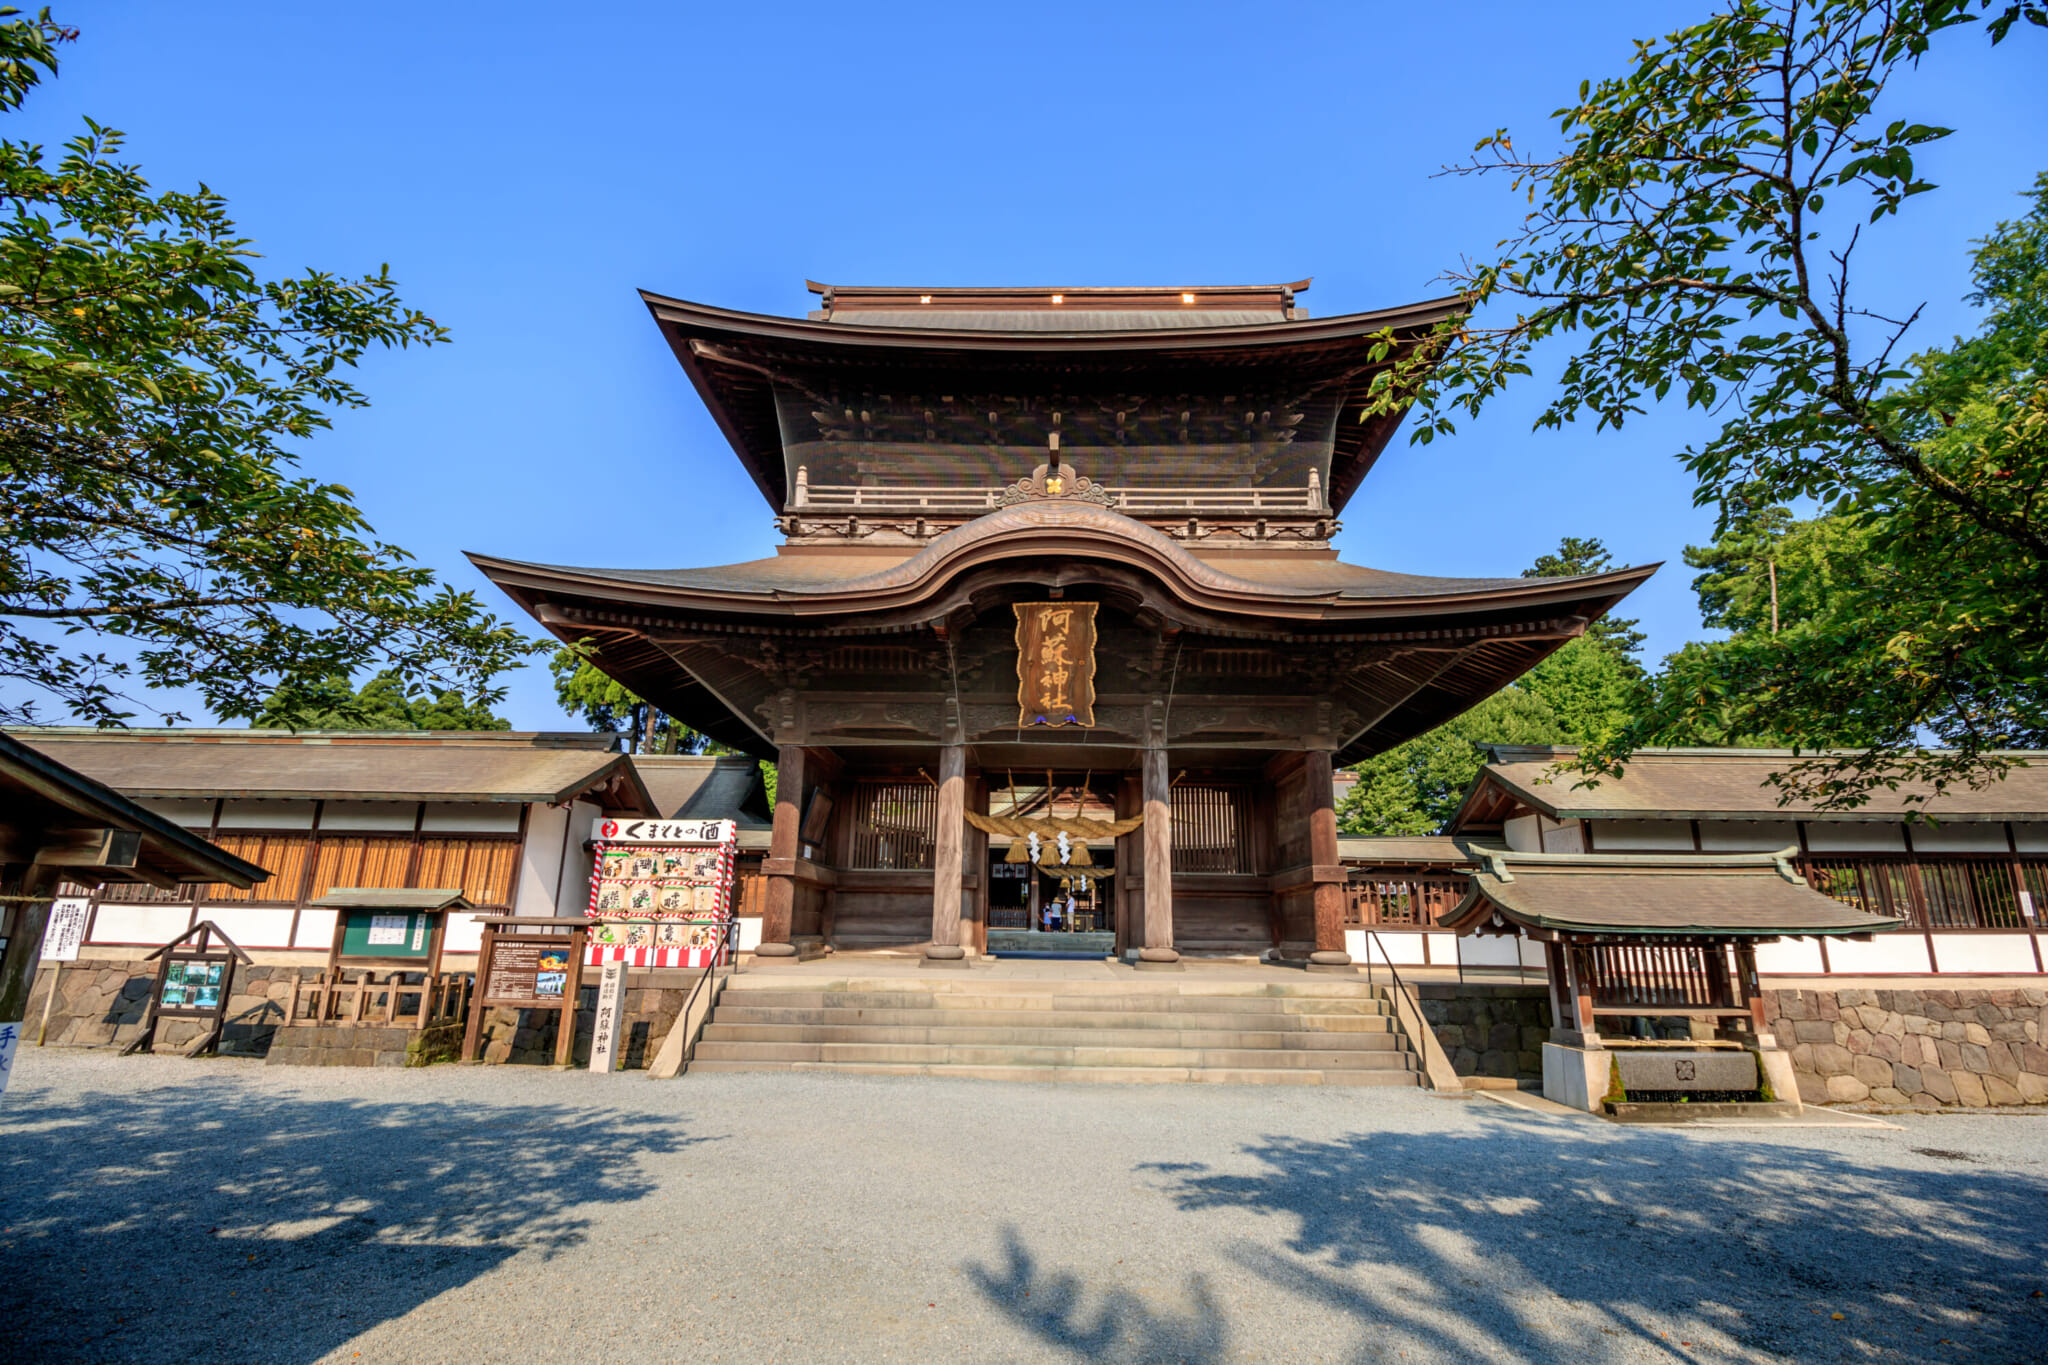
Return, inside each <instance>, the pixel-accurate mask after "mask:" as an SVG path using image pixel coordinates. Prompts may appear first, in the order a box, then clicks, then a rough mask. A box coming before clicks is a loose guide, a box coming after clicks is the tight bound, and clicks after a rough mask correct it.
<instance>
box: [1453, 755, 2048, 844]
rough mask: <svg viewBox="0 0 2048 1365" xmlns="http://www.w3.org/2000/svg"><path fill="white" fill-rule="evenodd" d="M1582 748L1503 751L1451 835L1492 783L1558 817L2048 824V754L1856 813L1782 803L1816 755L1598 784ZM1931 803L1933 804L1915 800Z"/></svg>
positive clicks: (1640, 768)
mask: <svg viewBox="0 0 2048 1365" xmlns="http://www.w3.org/2000/svg"><path fill="white" fill-rule="evenodd" d="M1577 752H1578V751H1577V750H1576V749H1573V748H1569V747H1563V746H1559V747H1555V748H1552V747H1533V746H1532V747H1519V746H1508V745H1496V746H1494V748H1493V761H1492V762H1491V763H1489V764H1487V766H1486V767H1485V768H1484V769H1483V770H1482V771H1481V773H1480V776H1479V779H1478V781H1477V782H1476V783H1475V784H1474V787H1473V790H1472V791H1471V792H1469V793H1467V795H1466V799H1465V803H1464V805H1463V806H1462V807H1461V808H1460V811H1459V814H1458V817H1457V818H1456V819H1454V820H1453V822H1452V828H1453V829H1457V828H1460V827H1462V825H1463V824H1465V823H1466V822H1467V821H1468V819H1469V818H1470V816H1471V815H1472V814H1473V813H1474V810H1475V807H1476V804H1477V802H1478V800H1479V799H1480V798H1482V797H1483V796H1484V795H1485V794H1486V793H1487V789H1488V788H1489V786H1491V787H1492V788H1493V789H1494V790H1495V791H1497V792H1505V793H1508V794H1510V795H1511V796H1513V797H1514V798H1515V799H1517V800H1519V801H1520V802H1522V803H1523V804H1525V805H1528V806H1530V807H1531V808H1533V809H1535V810H1538V811H1541V812H1543V813H1544V814H1546V815H1549V816H1551V817H1552V818H1553V819H1559V820H1567V819H1591V820H1599V819H1610V820H1654V819H1673V820H1687V819H1693V820H1697V819H1712V820H1790V819H1795V818H1796V819H1804V820H1816V819H1818V820H1888V821H1896V820H1898V819H1900V818H1901V817H1903V816H1905V815H1907V814H1910V813H1912V812H1915V811H1925V812H1926V813H1927V814H1929V815H1932V816H1934V817H1935V818H1936V819H1938V820H2019V821H2030V820H2048V754H2043V753H2038V752H2032V753H2022V754H2015V755H2012V756H2013V757H2016V758H2018V759H2019V760H2020V763H2021V766H2019V767H2016V768H2014V769H2013V770H2012V771H2011V772H2010V773H2008V774H2007V775H2006V776H2005V777H2004V778H2003V779H2002V780H1999V781H1996V782H1992V783H1990V784H1989V785H1987V786H1984V787H1981V788H1975V789H1972V788H1969V787H1951V788H1950V789H1949V790H1948V791H1947V792H1945V793H1943V794H1942V795H1941V796H1939V797H1934V796H1932V794H1931V793H1930V792H1928V791H1927V789H1925V788H1923V787H1919V786H1915V785H1913V784H1906V785H1903V786H1901V787H1900V788H1898V789H1897V790H1891V789H1887V788H1882V787H1881V788H1879V789H1877V790H1876V791H1874V792H1872V793H1871V798H1870V800H1869V802H1868V803H1867V804H1865V805H1862V806H1858V807H1855V808H1854V809H1850V810H1840V811H1835V810H1829V811H1821V810H1816V809H1815V808H1814V806H1813V805H1812V804H1811V803H1809V802H1800V801H1793V802H1789V803H1786V804H1783V805H1781V804H1779V795H1780V792H1779V789H1778V788H1777V787H1774V786H1772V785H1771V784H1770V783H1769V782H1768V780H1767V779H1768V778H1769V777H1770V775H1771V774H1772V773H1776V772H1782V771H1784V770H1785V769H1787V768H1789V767H1791V766H1792V765H1793V764H1794V763H1798V762H1802V761H1806V760H1808V759H1811V758H1812V757H1814V756H1813V755H1811V754H1807V755H1795V754H1793V753H1791V752H1790V751H1789V750H1784V749H1644V750H1641V751H1639V752H1638V753H1637V754H1636V755H1635V757H1634V758H1632V759H1630V760H1629V762H1628V764H1627V767H1626V770H1625V771H1624V773H1623V775H1622V776H1620V777H1618V778H1616V777H1608V778H1602V779H1600V780H1599V782H1598V783H1597V784H1595V785H1592V786H1581V785H1579V784H1580V783H1581V782H1583V781H1584V780H1585V779H1584V778H1582V777H1580V776H1578V775H1577V774H1574V773H1558V772H1556V771H1555V769H1556V766H1557V764H1558V763H1559V762H1560V761H1561V760H1564V759H1569V758H1571V757H1572V756H1574V755H1575V754H1576V753H1577ZM1920 796H1928V797H1929V799H1928V800H1926V801H1925V802H1924V803H1923V802H1919V801H1916V800H1914V799H1913V798H1915V797H1920Z"/></svg>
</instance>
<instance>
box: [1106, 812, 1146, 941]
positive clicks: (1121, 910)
mask: <svg viewBox="0 0 2048 1365" xmlns="http://www.w3.org/2000/svg"><path fill="white" fill-rule="evenodd" d="M1144 808H1145V798H1144V795H1143V789H1142V787H1141V786H1140V785H1139V781H1138V779H1137V778H1135V777H1130V776H1126V777H1124V778H1122V779H1121V780H1120V781H1118V783H1117V785H1116V818H1117V819H1119V820H1128V819H1130V818H1131V817H1132V816H1133V815H1136V814H1137V813H1138V812H1139V811H1141V810H1143V809H1144ZM1144 847H1145V833H1144V828H1143V826H1140V827H1139V828H1138V829H1136V830H1133V831H1132V832H1131V833H1129V834H1125V835H1121V836H1119V837H1118V839H1117V841H1116V881H1115V883H1114V885H1113V888H1112V895H1113V897H1114V899H1115V902H1116V955H1117V956H1118V957H1122V956H1123V955H1124V954H1125V953H1127V952H1129V951H1131V950H1132V949H1134V948H1139V947H1142V946H1143V945H1144V942H1145V902H1144V897H1143V895H1142V893H1141V892H1140V891H1138V890H1137V889H1136V888H1135V887H1134V886H1133V882H1134V881H1137V882H1142V881H1143V880H1144V876H1143V868H1144V865H1145V856H1144V852H1143V849H1144ZM1134 873H1135V874H1138V875H1137V876H1136V877H1135V878H1134V877H1133V876H1132V874H1134Z"/></svg>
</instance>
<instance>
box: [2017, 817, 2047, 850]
mask: <svg viewBox="0 0 2048 1365" xmlns="http://www.w3.org/2000/svg"><path fill="white" fill-rule="evenodd" d="M2012 839H2013V842H2014V843H2016V844H2018V845H2019V846H2020V852H2022V853H2048V822H2042V821H2028V820H2015V821H2013V826H2012Z"/></svg>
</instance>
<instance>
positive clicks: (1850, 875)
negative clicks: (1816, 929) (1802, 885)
mask: <svg viewBox="0 0 2048 1365" xmlns="http://www.w3.org/2000/svg"><path fill="white" fill-rule="evenodd" d="M1800 866H1801V870H1802V871H1804V872H1805V874H1806V879H1807V881H1809V882H1810V883H1812V885H1813V888H1814V889H1815V890H1816V891H1819V892H1821V893H1823V894H1825V895H1829V896H1833V897H1834V898H1835V899H1836V900H1838V901H1841V902H1842V903H1843V904H1845V905H1853V906H1855V907H1857V908H1858V909H1860V910H1865V911H1868V912H1869V913H1871V914H1874V915H1898V916H1900V917H1902V918H1903V919H1905V920H1906V922H1907V923H1909V924H1911V925H1913V926H1914V927H1916V928H1921V929H2014V930H2018V929H2026V928H2029V927H2031V926H2030V925H2029V922H2028V919H2027V916H2026V915H2025V913H2024V912H2023V911H2022V910H2021V908H2020V892H2021V891H2022V890H2025V891H2026V892H2027V893H2028V896H2029V899H2030V900H2031V901H2032V903H2033V907H2034V914H2035V916H2036V917H2037V918H2038V917H2039V916H2040V914H2041V913H2042V910H2043V909H2044V906H2043V904H2042V893H2043V890H2044V889H2048V860H2044V859H2038V858H2022V859H2018V860H2015V859H2012V858H2001V857H1998V856H1996V855H1991V856H1988V857H1967V856H1959V855H1949V856H1939V855H1937V856H1932V857H1904V856H1890V855H1880V856H1842V855H1819V856H1815V857H1809V858H1804V859H1801V860H1800Z"/></svg>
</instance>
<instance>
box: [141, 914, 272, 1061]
mask: <svg viewBox="0 0 2048 1365" xmlns="http://www.w3.org/2000/svg"><path fill="white" fill-rule="evenodd" d="M216 940H218V942H216ZM150 958H154V959H155V960H156V964H157V965H156V984H155V985H154V987H152V988H151V990H150V995H149V1013H148V1014H147V1015H145V1016H144V1017H143V1020H142V1032H141V1033H138V1034H137V1035H136V1036H135V1039H134V1041H133V1042H131V1043H129V1044H128V1046H126V1047H124V1048H122V1049H121V1055H122V1056H123V1057H126V1056H128V1055H129V1054H130V1053H134V1052H153V1051H155V1049H156V1030H157V1025H158V1024H160V1023H161V1022H163V1021H164V1020H165V1019H204V1020H207V1021H209V1023H210V1025H211V1027H209V1028H207V1029H206V1030H205V1031H204V1032H203V1033H201V1034H200V1035H199V1037H198V1038H196V1039H194V1040H193V1042H192V1043H191V1045H190V1046H189V1047H187V1048H186V1049H185V1055H186V1056H187V1057H197V1056H198V1055H199V1054H200V1053H202V1052H217V1051H219V1050H220V1037H221V1033H222V1031H223V1030H224V1029H225V1028H226V1027H227V1017H228V998H229V997H230V996H232V995H233V994H234V991H235V966H236V964H237V963H240V964H241V965H243V966H247V965H248V963H249V955H248V954H247V953H245V952H243V951H242V950H241V949H240V948H237V947H236V946H235V942H234V940H233V939H231V938H229V937H228V936H227V935H226V934H223V933H222V932H221V931H220V927H219V926H218V925H216V924H215V923H214V922H213V921H212V920H210V919H208V920H201V921H199V923H197V924H195V925H193V926H192V927H191V928H190V929H187V930H186V931H185V932H184V933H182V934H180V935H178V936H177V937H176V938H174V939H172V940H171V941H170V942H169V943H166V944H165V945H164V946H163V947H161V948H159V949H157V950H156V951H155V952H153V953H151V954H150V955H149V958H145V959H143V960H144V961H148V960H150Z"/></svg>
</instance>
